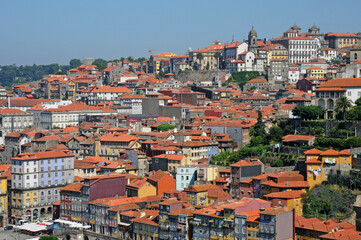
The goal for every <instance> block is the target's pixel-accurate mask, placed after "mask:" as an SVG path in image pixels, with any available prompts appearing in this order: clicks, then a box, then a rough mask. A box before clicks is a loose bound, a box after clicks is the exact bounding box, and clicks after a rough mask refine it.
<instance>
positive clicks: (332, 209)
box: [302, 185, 356, 220]
mask: <svg viewBox="0 0 361 240" xmlns="http://www.w3.org/2000/svg"><path fill="white" fill-rule="evenodd" d="M302 197H303V198H302V201H303V216H305V217H308V218H310V217H319V218H323V219H325V218H327V219H328V218H331V217H334V218H336V219H337V220H343V219H345V218H347V217H349V216H350V214H351V212H352V205H353V203H354V202H355V200H356V194H355V193H353V192H352V191H351V190H350V189H348V188H345V187H339V186H335V185H333V186H332V185H318V186H316V187H314V188H312V189H311V190H309V191H307V192H306V193H305V194H304V195H303V196H302Z"/></svg>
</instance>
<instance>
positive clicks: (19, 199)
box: [11, 150, 74, 221]
mask: <svg viewBox="0 0 361 240" xmlns="http://www.w3.org/2000/svg"><path fill="white" fill-rule="evenodd" d="M11 172H12V174H11V178H12V194H11V210H12V211H11V216H12V217H13V219H14V220H15V221H16V220H19V219H25V220H28V221H39V220H45V219H51V218H52V214H53V203H54V202H57V201H59V200H60V191H59V188H60V187H63V186H65V185H67V184H70V183H72V182H73V181H74V155H73V154H72V153H71V152H70V151H68V150H62V151H49V152H37V153H20V154H19V155H18V156H17V157H14V158H12V169H11Z"/></svg>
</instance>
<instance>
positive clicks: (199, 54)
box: [196, 53, 204, 70]
mask: <svg viewBox="0 0 361 240" xmlns="http://www.w3.org/2000/svg"><path fill="white" fill-rule="evenodd" d="M196 58H197V59H198V61H199V63H198V64H197V65H198V67H197V68H198V70H201V69H200V68H201V67H202V60H203V59H204V54H203V53H197V56H196Z"/></svg>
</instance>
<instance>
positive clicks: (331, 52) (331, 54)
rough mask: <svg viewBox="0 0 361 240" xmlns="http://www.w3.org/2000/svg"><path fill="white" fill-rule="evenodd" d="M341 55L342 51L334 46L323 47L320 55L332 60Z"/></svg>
mask: <svg viewBox="0 0 361 240" xmlns="http://www.w3.org/2000/svg"><path fill="white" fill-rule="evenodd" d="M340 55H341V51H340V50H337V49H333V48H324V49H321V50H320V52H319V54H318V57H319V58H323V59H325V60H326V61H331V60H333V59H337V58H338V57H339V56H340Z"/></svg>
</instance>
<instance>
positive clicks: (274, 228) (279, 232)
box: [259, 207, 294, 240]
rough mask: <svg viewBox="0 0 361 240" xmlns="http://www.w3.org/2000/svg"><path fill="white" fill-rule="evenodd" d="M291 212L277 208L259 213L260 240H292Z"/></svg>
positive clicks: (292, 222)
mask: <svg viewBox="0 0 361 240" xmlns="http://www.w3.org/2000/svg"><path fill="white" fill-rule="evenodd" d="M293 218H294V216H293V211H290V210H289V209H288V208H286V207H284V208H282V207H279V208H272V209H267V210H265V211H260V224H259V225H260V228H259V235H260V239H274V240H292V239H294V232H293V229H294V220H293Z"/></svg>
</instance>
